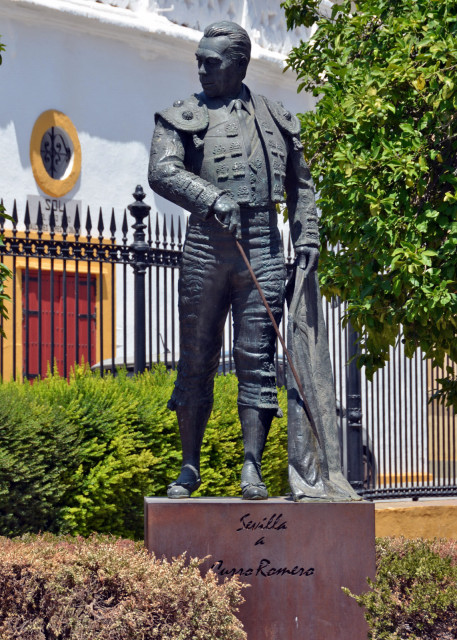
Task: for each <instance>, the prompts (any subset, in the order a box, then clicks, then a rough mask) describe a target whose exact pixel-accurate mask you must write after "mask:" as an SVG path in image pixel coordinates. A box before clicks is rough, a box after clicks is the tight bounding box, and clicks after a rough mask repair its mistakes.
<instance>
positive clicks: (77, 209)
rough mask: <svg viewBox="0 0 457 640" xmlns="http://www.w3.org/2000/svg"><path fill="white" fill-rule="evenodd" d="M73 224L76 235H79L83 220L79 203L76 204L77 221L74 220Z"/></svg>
mask: <svg viewBox="0 0 457 640" xmlns="http://www.w3.org/2000/svg"><path fill="white" fill-rule="evenodd" d="M73 226H74V228H75V236H76V237H78V236H79V230H80V228H81V222H80V220H79V205H76V211H75V221H74V224H73Z"/></svg>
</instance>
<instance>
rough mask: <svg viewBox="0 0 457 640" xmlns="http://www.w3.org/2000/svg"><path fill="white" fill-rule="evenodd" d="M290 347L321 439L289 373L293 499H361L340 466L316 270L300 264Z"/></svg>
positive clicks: (292, 295)
mask: <svg viewBox="0 0 457 640" xmlns="http://www.w3.org/2000/svg"><path fill="white" fill-rule="evenodd" d="M287 300H288V304H289V317H288V327H287V348H288V349H289V353H290V357H291V359H292V362H293V363H294V366H295V368H296V369H297V372H298V375H299V378H300V382H301V384H302V386H303V390H304V392H305V395H306V399H307V401H308V405H309V408H310V410H311V413H312V416H313V418H314V422H315V424H316V428H317V432H318V434H319V441H320V444H319V442H318V440H317V438H316V436H315V435H314V433H313V430H312V428H311V425H310V421H309V419H308V417H307V415H306V412H305V410H304V406H303V402H302V399H301V398H300V394H299V391H298V388H297V384H296V382H295V380H294V377H293V376H292V375H291V373H290V371H288V372H287V397H288V425H287V429H288V449H289V484H290V488H291V490H292V496H293V499H294V500H295V501H300V502H311V501H328V502H345V501H353V500H361V498H360V496H358V495H357V493H355V491H354V490H353V489H352V487H351V485H350V484H349V483H348V481H347V480H346V478H345V477H344V476H343V474H342V471H341V453H340V442H339V437H338V423H337V415H336V399H335V392H334V388H333V373H332V365H331V361H330V353H329V347H328V340H327V331H326V327H325V323H324V315H323V312H322V299H321V294H320V289H319V283H318V279H317V273H316V272H315V271H314V272H312V273H311V274H310V275H308V276H307V277H306V278H305V277H304V271H303V270H302V269H301V268H299V267H296V268H295V271H294V274H293V276H292V278H291V279H290V280H289V283H288V295H287Z"/></svg>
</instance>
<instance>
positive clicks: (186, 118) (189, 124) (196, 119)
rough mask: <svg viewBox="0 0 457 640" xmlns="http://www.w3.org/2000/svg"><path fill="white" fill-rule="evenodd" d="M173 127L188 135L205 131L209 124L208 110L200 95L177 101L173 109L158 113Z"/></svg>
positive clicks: (169, 108) (157, 114)
mask: <svg viewBox="0 0 457 640" xmlns="http://www.w3.org/2000/svg"><path fill="white" fill-rule="evenodd" d="M158 116H160V117H161V118H163V119H164V120H165V121H166V122H168V124H171V126H172V127H174V128H175V129H178V130H179V131H184V132H186V133H199V132H200V131H204V130H205V129H206V128H207V127H208V124H209V116H208V108H207V106H206V105H205V104H204V103H203V102H202V101H201V100H200V97H199V95H198V94H194V95H192V96H190V98H187V99H186V100H176V102H174V103H173V106H172V107H168V109H164V110H163V111H159V113H156V122H157V117H158Z"/></svg>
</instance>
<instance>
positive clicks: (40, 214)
mask: <svg viewBox="0 0 457 640" xmlns="http://www.w3.org/2000/svg"><path fill="white" fill-rule="evenodd" d="M36 226H37V229H38V235H39V236H41V234H42V233H43V212H42V211H41V202H38V213H37V215H36Z"/></svg>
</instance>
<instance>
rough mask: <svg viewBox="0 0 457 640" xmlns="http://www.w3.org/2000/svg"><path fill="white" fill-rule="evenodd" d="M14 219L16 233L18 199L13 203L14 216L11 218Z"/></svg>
mask: <svg viewBox="0 0 457 640" xmlns="http://www.w3.org/2000/svg"><path fill="white" fill-rule="evenodd" d="M11 217H12V218H13V228H14V230H15V231H16V226H17V206H16V198H14V203H13V215H12V216H11Z"/></svg>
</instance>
